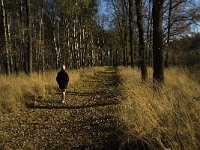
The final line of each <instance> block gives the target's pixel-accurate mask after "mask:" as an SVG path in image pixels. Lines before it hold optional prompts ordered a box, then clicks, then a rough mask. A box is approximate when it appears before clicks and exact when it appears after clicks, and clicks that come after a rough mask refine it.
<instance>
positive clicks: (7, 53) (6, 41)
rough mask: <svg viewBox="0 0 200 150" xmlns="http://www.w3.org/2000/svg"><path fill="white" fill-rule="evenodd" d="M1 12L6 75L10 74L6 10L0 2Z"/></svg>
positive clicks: (2, 2)
mask: <svg viewBox="0 0 200 150" xmlns="http://www.w3.org/2000/svg"><path fill="white" fill-rule="evenodd" d="M1 11H2V15H1V16H2V19H3V32H4V35H3V36H4V37H3V42H4V45H5V64H6V66H5V68H6V74H7V75H9V74H10V62H9V46H8V44H9V42H8V32H7V31H8V30H7V18H6V10H5V7H4V1H3V0H1Z"/></svg>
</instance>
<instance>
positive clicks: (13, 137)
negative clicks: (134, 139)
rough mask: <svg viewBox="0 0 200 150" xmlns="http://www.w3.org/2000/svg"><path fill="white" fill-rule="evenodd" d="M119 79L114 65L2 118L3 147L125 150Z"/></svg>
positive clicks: (0, 147) (0, 124)
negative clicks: (63, 96) (63, 94)
mask: <svg viewBox="0 0 200 150" xmlns="http://www.w3.org/2000/svg"><path fill="white" fill-rule="evenodd" d="M119 85H120V80H119V76H118V75H117V73H116V69H114V68H106V70H104V71H99V72H96V73H95V74H94V75H92V76H84V77H83V78H82V80H81V82H80V83H79V84H78V86H76V87H75V88H69V89H68V90H67V94H66V103H65V104H62V103H61V101H60V94H59V93H56V94H54V95H52V98H51V99H48V100H38V101H36V102H34V103H32V104H28V106H27V108H26V109H25V110H21V111H20V112H19V113H13V114H7V115H6V116H3V117H1V118H0V122H1V123H0V135H1V136H0V149H80V150H81V149H113V150H114V149H126V148H125V147H124V148H123V147H122V142H123V139H124V136H125V133H124V132H123V131H124V130H123V128H125V127H124V125H123V123H122V122H120V120H119V118H118V116H119V114H118V113H119V109H120V103H121V97H120V88H119Z"/></svg>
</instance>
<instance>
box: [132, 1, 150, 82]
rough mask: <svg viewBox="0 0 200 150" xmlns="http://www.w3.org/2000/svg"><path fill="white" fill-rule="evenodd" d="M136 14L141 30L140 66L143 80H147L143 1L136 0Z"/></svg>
mask: <svg viewBox="0 0 200 150" xmlns="http://www.w3.org/2000/svg"><path fill="white" fill-rule="evenodd" d="M135 4H136V13H137V25H138V30H139V54H140V66H141V74H142V79H143V80H146V78H147V68H146V57H145V54H146V53H145V43H144V18H143V9H142V7H143V6H142V0H135Z"/></svg>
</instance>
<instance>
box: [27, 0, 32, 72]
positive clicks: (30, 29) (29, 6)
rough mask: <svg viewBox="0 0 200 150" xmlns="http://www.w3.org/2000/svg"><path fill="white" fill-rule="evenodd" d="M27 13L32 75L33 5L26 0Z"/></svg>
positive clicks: (29, 65)
mask: <svg viewBox="0 0 200 150" xmlns="http://www.w3.org/2000/svg"><path fill="white" fill-rule="evenodd" d="M26 13H27V28H28V43H27V45H28V54H27V56H28V70H27V71H28V72H27V73H28V74H29V75H31V74H32V66H33V63H32V21H31V20H32V17H31V3H30V0H26Z"/></svg>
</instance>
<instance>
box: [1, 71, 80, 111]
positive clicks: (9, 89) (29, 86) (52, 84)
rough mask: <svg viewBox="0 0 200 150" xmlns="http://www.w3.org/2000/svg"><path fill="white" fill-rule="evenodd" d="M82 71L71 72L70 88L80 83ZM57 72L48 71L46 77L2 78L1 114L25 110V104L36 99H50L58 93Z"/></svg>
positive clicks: (2, 76) (19, 76)
mask: <svg viewBox="0 0 200 150" xmlns="http://www.w3.org/2000/svg"><path fill="white" fill-rule="evenodd" d="M80 72H81V70H69V71H68V74H69V77H70V81H69V85H68V86H69V87H70V86H73V85H75V84H77V83H78V81H79V80H80ZM56 75H57V71H48V72H45V73H44V75H42V74H38V73H33V74H32V75H31V77H30V76H27V75H26V74H23V73H21V74H19V75H10V76H5V75H1V76H0V91H1V92H0V113H7V112H13V111H15V110H19V109H21V108H23V106H24V103H25V102H28V101H30V100H34V99H38V98H39V99H48V98H49V97H51V96H52V94H55V93H56V90H57V83H56V80H55V78H56Z"/></svg>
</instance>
